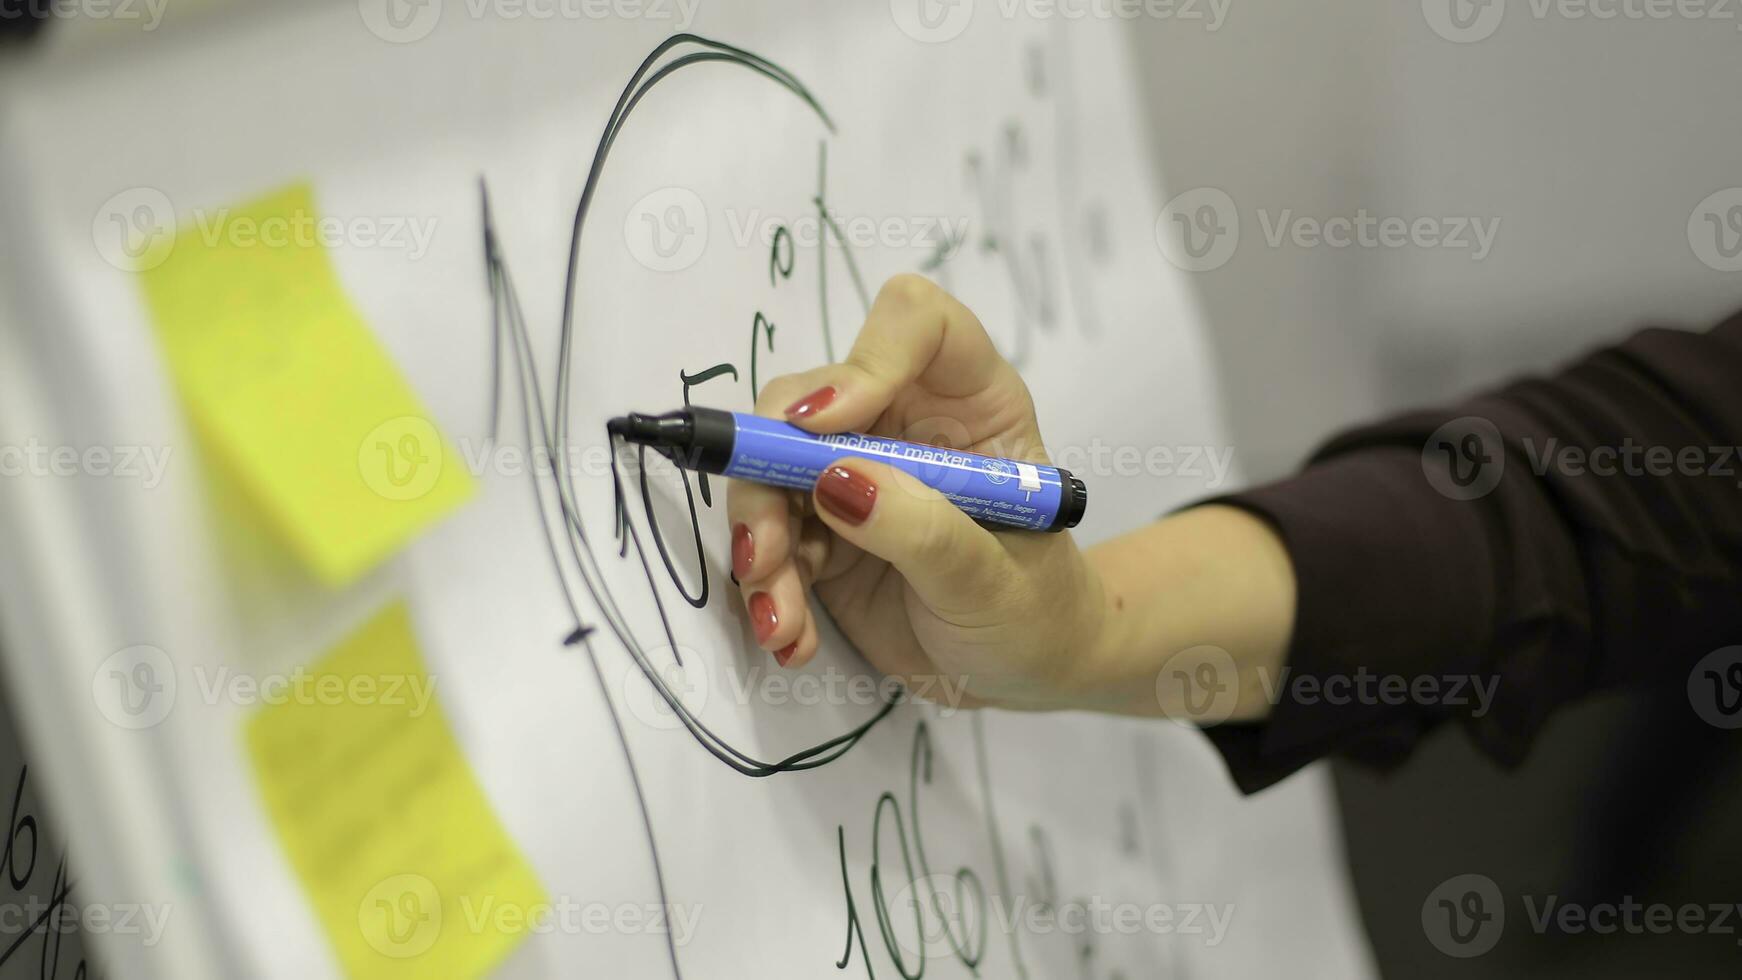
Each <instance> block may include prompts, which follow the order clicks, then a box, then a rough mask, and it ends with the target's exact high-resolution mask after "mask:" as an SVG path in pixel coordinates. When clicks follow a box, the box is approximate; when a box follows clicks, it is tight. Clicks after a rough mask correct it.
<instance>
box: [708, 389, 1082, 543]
mask: <svg viewBox="0 0 1742 980" xmlns="http://www.w3.org/2000/svg"><path fill="white" fill-rule="evenodd" d="M689 411H690V413H691V414H692V415H693V417H694V420H695V430H694V431H695V439H696V442H695V447H696V449H697V462H698V465H699V468H702V469H707V470H712V471H714V472H718V473H721V474H723V475H725V476H728V477H732V478H734V479H740V480H753V481H755V482H757V483H766V484H769V485H771V486H777V487H787V488H790V489H793V490H803V491H807V492H808V491H809V490H811V489H812V488H813V487H815V486H816V483H817V479H818V478H819V477H820V476H822V474H823V471H824V470H826V469H828V468H829V467H830V466H831V465H833V464H834V463H836V462H838V461H840V460H842V459H852V458H857V459H869V460H874V461H876V462H879V463H885V464H887V465H889V466H893V467H895V468H896V469H899V470H902V471H903V472H905V473H907V474H909V475H910V476H912V477H914V478H915V479H917V480H919V481H920V482H921V483H924V484H925V485H927V486H929V487H931V488H933V489H934V490H937V491H938V492H939V493H941V494H943V495H944V497H946V498H948V499H949V501H950V502H951V503H953V504H955V505H956V506H957V507H959V508H961V510H962V512H963V513H965V514H967V515H968V516H970V517H972V518H974V519H975V520H977V521H980V522H981V523H983V524H992V525H998V526H1002V527H1013V528H1024V529H1027V530H1034V531H1062V530H1064V529H1065V528H1069V527H1075V526H1076V524H1077V522H1078V521H1080V520H1081V519H1082V516H1083V511H1084V509H1085V508H1086V507H1087V504H1088V491H1087V488H1086V487H1084V485H1083V481H1081V480H1079V479H1077V478H1076V477H1074V476H1072V475H1071V474H1070V472H1069V471H1068V470H1061V469H1059V468H1058V467H1056V466H1045V465H1041V464H1036V463H1026V462H1021V461H1018V460H1010V459H1001V458H999V457H995V456H983V455H980V454H979V453H970V452H963V451H961V450H958V449H945V448H941V447H938V446H928V445H924V444H921V443H913V442H905V441H903V440H900V439H885V438H882V437H880V436H869V435H861V434H859V433H852V432H848V433H840V434H835V435H817V434H815V433H811V432H806V431H805V430H803V429H800V428H798V427H797V426H794V425H788V424H787V423H785V422H778V421H775V420H774V419H766V418H763V417H761V416H759V415H745V414H741V413H738V412H721V411H718V410H716V409H706V408H692V409H690V410H689ZM728 426H729V427H730V432H731V443H730V446H729V447H727V446H724V445H722V443H724V442H725V434H726V429H727V427H728Z"/></svg>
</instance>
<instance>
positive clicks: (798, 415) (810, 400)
mask: <svg viewBox="0 0 1742 980" xmlns="http://www.w3.org/2000/svg"><path fill="white" fill-rule="evenodd" d="M836 394H837V392H836V391H835V386H834V385H826V386H824V387H821V388H818V389H817V390H816V391H813V392H811V393H810V394H808V395H806V396H804V397H803V398H800V399H799V400H798V401H795V402H793V403H792V404H791V405H788V406H786V417H787V418H789V419H804V418H810V417H811V416H812V415H815V414H817V413H818V412H820V411H822V410H823V409H825V408H828V407H829V403H831V402H833V401H834V400H835V395H836Z"/></svg>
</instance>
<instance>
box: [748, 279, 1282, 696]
mask: <svg viewBox="0 0 1742 980" xmlns="http://www.w3.org/2000/svg"><path fill="white" fill-rule="evenodd" d="M756 410H757V412H758V414H761V415H766V416H769V417H772V418H784V419H786V420H788V421H790V422H792V423H793V424H795V425H798V426H800V427H802V428H805V429H808V430H810V431H812V432H818V433H831V432H847V431H856V432H866V433H870V434H872V435H878V436H887V437H893V438H898V439H905V440H908V441H912V442H923V443H933V444H938V445H945V446H948V447H950V448H953V449H965V450H969V451H971V452H977V453H984V454H986V455H989V456H1003V457H1007V458H1010V459H1018V460H1026V461H1028V462H1033V463H1047V462H1049V460H1048V459H1047V455H1046V450H1045V448H1044V447H1043V445H1042V440H1041V434H1040V426H1039V423H1038V422H1037V421H1036V420H1035V417H1034V402H1033V400H1032V399H1031V398H1030V397H1029V394H1028V387H1027V385H1025V384H1024V383H1023V381H1022V378H1021V377H1020V376H1019V375H1018V374H1017V373H1016V369H1015V368H1013V367H1012V366H1011V365H1010V364H1009V363H1008V362H1007V361H1005V360H1004V358H1003V357H1001V356H1000V355H999V354H998V351H997V348H996V347H994V346H993V343H992V340H991V338H990V337H988V336H987V334H986V330H985V328H984V327H982V326H981V324H980V321H979V320H978V319H977V318H976V317H975V316H974V314H973V313H972V312H971V311H970V310H969V309H968V308H967V307H965V306H963V305H962V304H961V303H959V302H957V301H956V300H955V299H954V298H953V297H951V296H950V295H949V294H947V293H945V292H944V291H943V290H942V289H940V288H938V287H937V286H936V285H934V284H932V283H931V282H930V281H928V280H926V279H924V278H922V277H920V276H916V275H904V276H897V277H895V278H893V279H891V280H889V282H888V283H886V284H885V285H884V287H883V289H882V290H881V291H880V292H879V293H878V294H877V299H876V302H875V303H873V304H872V308H871V312H870V314H869V316H867V318H866V320H865V325H864V327H863V328H862V329H861V330H860V332H859V336H858V339H857V340H856V341H855V342H854V344H853V350H852V352H851V353H849V354H848V355H847V359H846V360H845V361H844V362H842V363H840V364H831V365H827V366H825V367H820V368H817V369H815V370H812V371H806V372H803V373H801V374H794V375H787V376H784V377H780V378H775V379H773V380H771V381H769V382H768V384H767V385H766V386H765V387H764V388H763V390H762V393H761V396H760V397H759V398H758V400H757V405H756ZM1084 475H1086V476H1088V477H1090V478H1091V480H1090V482H1091V484H1092V482H1093V479H1092V478H1093V476H1094V474H1084ZM727 494H728V507H727V509H728V511H729V513H730V515H731V521H732V570H733V574H734V575H735V577H736V578H737V579H738V582H739V585H740V587H741V588H742V590H743V593H744V600H745V603H746V605H747V607H748V609H749V613H750V622H751V625H752V627H753V628H754V630H755V632H756V638H757V640H758V642H759V643H761V645H762V646H763V647H764V648H765V649H767V650H769V651H770V652H772V653H773V654H774V656H775V659H777V660H778V661H779V662H780V663H781V664H782V665H784V666H788V667H799V666H803V665H804V664H805V663H807V662H808V661H809V660H810V658H811V657H812V656H814V655H815V654H816V650H817V614H816V612H815V611H814V610H812V609H811V608H810V605H809V602H808V596H807V592H808V591H811V590H814V591H815V593H816V595H817V597H818V598H819V599H820V600H821V601H822V604H823V605H824V607H826V608H827V609H828V611H829V614H830V615H831V616H832V617H833V618H834V620H835V622H836V624H838V625H839V626H840V628H841V630H842V631H843V632H845V633H846V635H847V638H848V639H849V640H851V641H852V642H853V644H854V645H855V646H857V647H858V648H859V650H860V652H862V653H863V654H864V655H865V657H866V659H868V660H869V661H870V662H871V664H872V666H874V667H876V668H877V669H879V670H881V671H883V672H884V673H885V674H888V675H890V676H892V677H895V678H897V679H899V680H901V681H902V682H903V683H904V684H905V685H906V686H907V688H908V690H909V691H910V692H911V693H912V694H914V695H915V696H917V697H919V698H922V699H924V700H928V701H934V702H940V703H945V704H948V705H950V706H952V707H971V706H977V705H982V704H991V705H997V706H1000V707H1007V708H1017V709H1031V710H1049V709H1092V710H1103V711H1113V712H1120V713H1127V714H1139V715H1155V714H1168V715H1171V716H1174V717H1182V718H1191V719H1193V720H1199V721H1209V722H1216V721H1222V720H1225V719H1228V718H1235V719H1250V718H1257V717H1261V716H1262V715H1263V714H1264V713H1265V712H1266V711H1267V709H1268V699H1267V698H1266V697H1265V696H1264V695H1265V692H1266V691H1267V690H1268V689H1269V688H1268V686H1266V685H1264V684H1262V683H1258V682H1259V681H1262V680H1264V679H1265V678H1264V677H1263V675H1262V672H1263V671H1266V670H1274V669H1275V668H1278V667H1280V665H1281V661H1282V656H1283V652H1284V648H1285V647H1286V644H1287V639H1288V635H1289V631H1290V629H1291V627H1292V617H1293V610H1294V578H1293V573H1292V569H1291V568H1290V565H1289V561H1288V557H1287V555H1286V553H1285V551H1284V550H1283V547H1282V544H1281V543H1280V542H1279V541H1278V540H1277V539H1276V537H1275V535H1274V534H1273V533H1272V532H1271V531H1270V529H1269V528H1268V527H1267V526H1266V525H1264V524H1263V523H1262V522H1261V521H1259V520H1257V519H1256V518H1253V517H1251V516H1249V515H1247V514H1244V513H1242V512H1240V511H1236V510H1232V509H1229V508H1223V507H1204V508H1199V509H1196V510H1192V511H1187V512H1185V513H1183V514H1180V515H1178V516H1175V517H1172V518H1168V519H1166V520H1162V521H1158V522H1156V523H1154V524H1151V525H1148V526H1147V527H1144V528H1142V529H1140V530H1137V531H1134V532H1131V533H1129V534H1127V535H1125V536H1123V537H1121V538H1118V539H1115V540H1113V541H1109V542H1107V543H1106V544H1104V545H1101V546H1099V547H1097V548H1096V549H1094V551H1093V552H1092V553H1090V555H1089V556H1087V557H1085V555H1084V553H1083V552H1081V551H1079V550H1078V548H1077V545H1076V542H1075V540H1073V539H1072V537H1071V534H1070V533H1069V532H1063V533H1057V534H1049V533H1042V532H1033V531H1008V532H998V533H994V532H992V531H989V530H987V529H985V528H984V527H981V526H980V525H979V524H976V523H974V521H973V520H972V519H970V518H969V517H968V516H967V515H966V514H964V513H962V511H960V510H958V509H957V508H956V507H955V505H953V504H951V503H950V502H949V501H948V500H946V499H945V498H944V497H943V495H942V494H940V493H938V492H937V491H936V490H933V489H931V488H930V487H927V486H925V485H924V484H922V483H920V482H919V481H917V480H915V479H913V478H912V477H910V476H908V475H907V474H906V473H903V472H901V471H900V470H897V469H894V468H892V467H889V466H886V465H883V464H881V463H875V462H870V461H867V460H862V459H846V460H842V461H841V462H840V463H839V464H838V465H836V466H834V467H831V468H830V469H829V470H828V471H827V472H825V473H824V474H823V476H822V478H821V479H820V480H819V481H818V483H817V487H816V489H815V490H814V491H812V492H811V493H810V494H809V495H804V494H797V493H793V492H792V491H787V490H781V489H777V488H774V487H768V486H763V485H760V484H755V483H747V482H742V481H736V480H735V481H732V482H731V485H730V487H729V489H728V491H727ZM1205 664H1209V665H1210V666H1211V667H1212V668H1213V669H1210V670H1209V672H1208V673H1206V667H1205ZM1206 705H1209V706H1210V708H1209V709H1208V710H1209V711H1210V712H1212V714H1210V715H1206V714H1205V712H1206V708H1205V706H1206Z"/></svg>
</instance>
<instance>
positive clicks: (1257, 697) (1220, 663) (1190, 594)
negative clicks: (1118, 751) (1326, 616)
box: [1070, 506, 1295, 723]
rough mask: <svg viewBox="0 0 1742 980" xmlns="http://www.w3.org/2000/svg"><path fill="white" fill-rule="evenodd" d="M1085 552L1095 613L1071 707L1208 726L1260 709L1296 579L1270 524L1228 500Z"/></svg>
mask: <svg viewBox="0 0 1742 980" xmlns="http://www.w3.org/2000/svg"><path fill="white" fill-rule="evenodd" d="M1084 558H1085V564H1086V565H1087V566H1088V569H1089V574H1090V576H1091V577H1092V579H1093V581H1094V582H1095V583H1096V588H1095V589H1094V590H1093V593H1094V598H1093V600H1092V601H1094V602H1096V603H1098V607H1097V610H1098V611H1097V614H1096V615H1095V616H1094V617H1093V618H1092V621H1093V622H1094V624H1095V625H1094V632H1093V635H1092V637H1091V638H1090V640H1089V642H1088V643H1087V644H1086V645H1085V648H1084V653H1083V656H1082V657H1081V659H1080V663H1079V664H1077V666H1076V670H1075V671H1074V676H1073V678H1072V685H1071V691H1070V696H1071V698H1072V700H1073V701H1074V702H1075V704H1076V706H1077V707H1080V708H1084V709H1087V710H1098V711H1108V712H1115V713H1120V714H1131V715H1141V716H1156V715H1168V716H1172V717H1179V718H1185V719H1190V720H1196V721H1204V722H1211V723H1213V722H1220V721H1225V720H1235V721H1252V720H1258V719H1261V718H1263V717H1264V716H1265V715H1267V714H1268V713H1269V708H1270V703H1269V698H1268V696H1267V694H1268V691H1269V690H1270V688H1271V687H1273V686H1274V682H1275V680H1276V678H1277V677H1278V676H1279V672H1280V670H1281V668H1282V665H1283V662H1284V661H1285V659H1286V656H1287V649H1288V643H1289V639H1290V635H1291V633H1292V630H1293V621H1294V608H1295V580H1294V572H1293V566H1292V564H1291V562H1290V560H1289V558H1288V553H1287V550H1286V548H1285V547H1284V546H1283V543H1282V541H1281V540H1280V539H1279V538H1278V537H1277V536H1276V534H1275V532H1274V531H1273V530H1271V528H1270V526H1269V525H1268V524H1266V523H1265V522H1264V521H1263V520H1262V519H1260V518H1258V517H1255V516H1253V515H1251V514H1248V513H1246V512H1245V511H1241V510H1238V509H1235V508H1231V507H1221V506H1205V507H1200V508H1194V509H1191V510H1187V511H1183V512H1181V513H1179V514H1175V515H1172V516H1170V517H1167V518H1164V519H1163V520H1161V521H1158V522H1156V523H1155V524H1152V525H1150V526H1148V527H1145V528H1143V529H1141V530H1138V531H1134V532H1132V533H1130V534H1127V535H1124V536H1122V537H1119V538H1115V539H1113V540H1111V541H1107V542H1105V543H1103V544H1100V545H1097V546H1096V547H1094V548H1091V549H1090V550H1089V551H1088V552H1087V553H1086V554H1085V555H1084ZM1205 705H1211V706H1212V707H1211V708H1209V709H1208V710H1207V712H1206V709H1205V708H1204V706H1205Z"/></svg>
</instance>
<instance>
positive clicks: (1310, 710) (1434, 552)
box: [1209, 316, 1742, 792]
mask: <svg viewBox="0 0 1742 980" xmlns="http://www.w3.org/2000/svg"><path fill="white" fill-rule="evenodd" d="M1738 446H1742V316H1737V317H1735V318H1732V319H1731V320H1729V321H1728V322H1726V323H1725V324H1723V325H1722V326H1720V327H1718V328H1717V329H1716V330H1713V331H1711V332H1709V333H1690V332H1685V331H1678V330H1660V329H1653V330H1646V331H1644V332H1642V333H1639V334H1638V335H1636V336H1634V337H1632V338H1631V339H1629V340H1628V341H1626V342H1625V343H1623V344H1621V345H1619V346H1616V347H1612V348H1608V349H1605V350H1601V351H1598V352H1597V353H1595V354H1592V355H1590V356H1588V357H1586V358H1585V359H1584V360H1582V361H1579V362H1578V363H1576V364H1574V365H1572V366H1571V367H1569V368H1567V369H1566V370H1565V371H1563V372H1562V373H1560V374H1558V375H1555V376H1553V377H1549V378H1541V379H1529V380H1524V381H1519V382H1516V383H1514V384H1511V385H1509V386H1507V387H1505V388H1503V389H1501V390H1499V391H1497V392H1494V393H1492V394H1488V395H1485V396H1482V397H1479V398H1476V399H1474V400H1472V401H1469V402H1466V403H1464V404H1462V405H1458V406H1455V407H1452V408H1447V409H1443V410H1437V411H1428V412H1416V413H1413V414H1409V415H1405V416H1402V417H1399V418H1395V419H1391V420H1388V421H1385V422H1382V423H1379V424H1377V425H1372V426H1367V427H1364V428H1361V429H1357V430H1355V431H1353V432H1349V433H1346V434H1344V435H1342V436H1339V437H1338V438H1336V439H1334V440H1332V441H1331V442H1330V443H1329V444H1328V445H1326V446H1325V447H1324V448H1323V449H1321V450H1319V451H1318V452H1317V453H1316V454H1314V456H1313V458H1312V460H1311V462H1310V463H1309V464H1308V465H1307V467H1306V469H1305V470H1304V471H1303V472H1302V473H1301V474H1300V475H1298V476H1296V477H1294V478H1292V479H1288V480H1283V481H1281V482H1278V483H1273V484H1270V485H1268V486H1263V487H1259V488H1257V489H1254V490H1251V491H1248V492H1246V493H1242V494H1238V495H1235V496H1233V497H1231V498H1228V499H1225V500H1222V501H1219V502H1220V503H1225V504H1231V505H1234V506H1238V507H1241V508H1244V509H1246V510H1248V511H1250V512H1252V513H1254V514H1257V515H1259V516H1261V517H1263V518H1264V519H1266V520H1267V521H1269V522H1270V523H1271V524H1272V525H1273V526H1274V527H1275V528H1276V530H1277V531H1278V532H1279V534H1280V535H1281V537H1282V539H1283V541H1284V542H1285V544H1286V545H1287V548H1288V552H1289V555H1290V556H1291V558H1292V560H1293V563H1294V569H1295V575H1296V579H1297V581H1298V583H1299V602H1298V607H1297V611H1296V618H1295V627H1294V636H1293V640H1292V642H1291V644H1290V649H1289V656H1288V676H1287V677H1286V678H1283V679H1282V682H1281V683H1278V684H1275V685H1274V686H1273V688H1272V690H1273V691H1274V692H1275V696H1276V698H1277V701H1276V704H1275V707H1274V709H1273V711H1272V714H1271V716H1270V718H1269V719H1268V720H1267V721H1266V722H1264V723H1262V724H1258V725H1224V726H1221V727H1219V728H1214V729H1211V730H1210V732H1209V734H1210V737H1211V739H1212V741H1213V742H1214V743H1215V744H1216V747H1217V748H1218V749H1219V750H1220V751H1221V753H1222V755H1223V757H1224V758H1225V759H1226V761H1227V764H1228V766H1229V769H1230V770H1231V772H1232V773H1233V776H1234V779H1235V781H1236V782H1237V783H1238V784H1239V786H1240V787H1241V788H1242V789H1243V790H1245V791H1246V792H1255V791H1256V790H1258V789H1262V788H1263V787H1265V786H1268V785H1270V784H1272V783H1274V782H1276V781H1278V780H1280V779H1282V778H1283V777H1285V776H1287V775H1288V774H1290V773H1292V772H1294V771H1295V770H1296V769H1299V768H1300V767H1301V766H1304V765H1306V764H1307V763H1309V762H1311V761H1313V760H1314V759H1317V758H1319V757H1321V756H1325V755H1328V754H1333V753H1335V754H1340V755H1344V756H1347V757H1351V758H1354V759H1357V760H1361V761H1365V762H1369V763H1372V764H1375V765H1379V766H1390V765H1395V764H1397V763H1399V762H1401V761H1402V760H1403V759H1404V758H1406V757H1407V756H1408V755H1409V754H1410V752H1411V751H1412V750H1413V748H1414V746H1415V745H1416V743H1417V742H1418V741H1419V740H1420V739H1421V738H1422V736H1423V735H1424V734H1425V733H1426V732H1428V731H1429V730H1430V729H1431V728H1433V727H1434V726H1436V725H1438V724H1439V723H1440V722H1441V721H1444V720H1445V719H1447V718H1456V719H1458V720H1459V721H1461V722H1462V723H1463V724H1464V725H1465V726H1466V728H1467V730H1468V731H1469V733H1470V735H1471V737H1473V738H1474V740H1475V741H1476V743H1477V744H1478V745H1479V746H1480V747H1481V748H1482V749H1483V750H1484V751H1486V752H1487V753H1488V754H1490V755H1491V756H1493V757H1494V758H1495V759H1496V760H1498V761H1499V762H1501V763H1503V764H1506V765H1509V766H1510V765H1516V764H1517V763H1519V762H1520V761H1522V760H1523V758H1524V757H1525V755H1526V753H1527V752H1528V751H1529V749H1530V745H1531V742H1532V740H1533V739H1534V738H1535V737H1536V734H1537V733H1538V732H1539V731H1540V730H1541V729H1542V726H1543V724H1544V723H1545V722H1546V721H1547V719H1548V718H1549V716H1550V715H1551V714H1552V713H1553V712H1554V710H1555V709H1556V708H1557V707H1559V706H1560V705H1562V704H1565V703H1566V702H1568V701H1571V700H1573V699H1576V698H1579V697H1581V696H1583V695H1585V694H1586V693H1588V692H1592V691H1596V690H1599V689H1602V688H1606V687H1612V686H1617V685H1625V684H1637V683H1643V682H1650V681H1666V682H1672V683H1673V682H1678V681H1684V682H1685V678H1686V677H1687V675H1688V671H1689V670H1690V668H1691V667H1692V666H1693V664H1694V663H1695V662H1696V661H1698V660H1699V658H1701V657H1702V656H1705V655H1707V654H1710V653H1712V652H1713V651H1715V650H1717V649H1720V648H1722V647H1725V646H1728V645H1731V644H1738V643H1742V459H1738V453H1739V450H1738V448H1737V447H1738ZM1363 678H1365V681H1363ZM1385 678H1394V679H1393V680H1385ZM1363 683H1365V684H1366V688H1365V693H1364V694H1363V693H1362V691H1363V688H1362V687H1361V685H1362V684H1363ZM1400 685H1407V686H1406V687H1400ZM1400 690H1407V691H1408V692H1409V693H1407V694H1404V695H1403V696H1401V697H1399V696H1398V692H1399V691H1400ZM1332 691H1335V692H1337V697H1336V700H1337V701H1338V702H1340V703H1332V701H1331V700H1329V699H1328V693H1327V692H1332ZM1484 691H1487V692H1488V693H1489V694H1491V697H1488V698H1484V697H1483V692H1484ZM1387 692H1389V693H1387Z"/></svg>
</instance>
